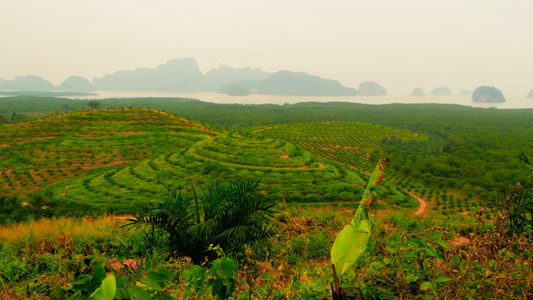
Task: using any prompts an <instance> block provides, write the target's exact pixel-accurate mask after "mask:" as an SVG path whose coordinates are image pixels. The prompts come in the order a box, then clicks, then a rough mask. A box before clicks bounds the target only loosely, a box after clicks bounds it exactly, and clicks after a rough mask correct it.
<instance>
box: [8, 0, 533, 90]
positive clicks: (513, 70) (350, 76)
mask: <svg viewBox="0 0 533 300" xmlns="http://www.w3.org/2000/svg"><path fill="white" fill-rule="evenodd" d="M186 57H194V58H196V60H197V61H198V65H199V67H200V69H201V70H202V72H204V73H205V72H207V71H209V70H211V69H213V68H217V67H218V66H220V65H227V66H231V67H235V68H238V67H254V68H260V69H262V70H264V71H268V72H276V71H279V70H291V71H298V72H306V73H309V74H313V75H317V76H320V77H324V78H329V79H335V80H338V81H340V82H341V83H342V84H343V85H345V86H348V87H355V88H357V87H358V85H359V83H360V82H362V81H367V80H373V81H376V82H378V83H380V84H381V85H383V86H385V87H387V88H388V90H389V93H391V92H392V93H394V92H395V91H396V92H399V93H400V92H407V91H409V92H410V91H412V89H413V88H415V87H422V88H424V89H425V90H426V92H429V91H430V90H431V89H432V88H434V87H438V86H448V87H450V88H452V90H457V92H458V91H459V90H461V89H470V90H473V89H474V88H475V87H477V86H479V85H492V86H496V87H498V88H500V89H502V91H504V92H505V91H507V92H513V93H514V92H516V93H524V94H525V93H527V92H528V91H529V90H530V89H532V88H533V1H531V0H467V1H464V0H446V1H443V0H439V1H435V0H402V1H398V0H373V1H368V0H366V1H361V0H330V1H318V0H305V1H303V0H268V1H262V0H253V1H250V0H225V1H220V0H219V1H215V0H196V1H181V0H46V1H43V0H2V1H1V3H0V78H1V79H8V80H12V79H14V78H15V76H21V75H28V74H32V75H37V76H40V77H43V78H45V79H47V80H50V81H51V82H52V83H54V84H56V85H58V84H60V83H61V82H62V81H63V80H65V79H66V78H67V77H69V76H71V75H77V76H82V77H85V78H87V79H89V80H90V81H92V79H93V78H94V77H102V76H104V75H105V74H108V73H113V72H115V71H119V70H134V69H136V68H139V67H143V68H155V67H157V66H158V65H160V64H164V63H166V62H167V61H168V60H170V59H179V58H186Z"/></svg>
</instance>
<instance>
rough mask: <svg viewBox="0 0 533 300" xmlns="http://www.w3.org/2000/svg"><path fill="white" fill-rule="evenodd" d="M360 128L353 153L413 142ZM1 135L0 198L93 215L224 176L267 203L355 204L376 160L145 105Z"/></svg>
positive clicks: (395, 194)
mask: <svg viewBox="0 0 533 300" xmlns="http://www.w3.org/2000/svg"><path fill="white" fill-rule="evenodd" d="M345 126H348V127H349V126H351V125H350V124H347V123H346V124H345ZM354 126H355V127H354V128H357V130H359V131H358V133H357V132H354V135H358V136H359V137H358V139H356V140H354V141H353V145H354V146H353V147H354V148H352V150H353V149H355V147H359V148H361V149H364V150H365V151H370V150H369V149H373V148H372V146H371V145H372V143H374V142H373V140H370V142H369V139H370V137H371V136H372V137H373V139H375V138H379V137H381V136H382V135H384V136H386V135H391V136H401V137H404V136H411V135H410V134H409V133H407V132H406V131H403V132H397V131H396V132H395V131H392V130H391V129H388V128H384V127H380V126H370V125H364V124H356V125H354ZM369 126H370V127H369ZM369 128H373V129H374V131H373V132H371V131H369V130H368V129H369ZM279 130H282V128H280V129H279ZM279 130H278V135H280V134H279V132H281V131H279ZM265 132H266V131H265ZM268 132H269V134H272V129H269V130H268ZM377 132H380V134H377ZM0 136H1V138H2V145H1V146H2V147H1V148H0V158H1V159H2V160H1V166H2V171H0V178H1V180H0V186H1V190H0V192H1V193H2V194H5V195H19V196H24V195H28V194H30V193H35V192H39V193H40V194H42V195H46V196H45V198H46V199H47V200H48V201H52V202H54V203H56V204H57V203H59V204H60V205H63V206H65V205H68V203H76V204H78V205H81V207H83V208H84V210H91V211H92V212H93V213H98V212H99V213H103V212H114V213H128V212H131V211H133V210H135V206H136V205H137V204H138V203H146V202H148V201H154V200H155V201H157V200H158V199H159V198H160V195H161V194H163V193H164V192H165V191H166V189H167V188H166V186H175V187H177V188H178V189H179V190H181V191H182V192H184V193H193V192H194V191H193V188H194V189H197V190H203V189H204V188H205V187H207V186H209V185H211V184H213V183H214V182H216V181H218V180H229V179H242V178H256V179H261V180H262V181H261V190H262V194H263V195H264V197H269V198H272V199H275V200H276V201H280V202H281V201H285V202H298V203H314V202H332V201H334V202H335V201H343V200H344V201H350V200H353V199H356V198H358V197H360V196H361V193H362V187H363V186H364V185H365V179H366V178H367V175H366V174H365V173H360V172H359V170H358V169H359V168H360V169H362V170H366V169H365V168H366V167H367V166H369V164H371V162H367V161H368V158H367V157H366V154H365V155H363V156H364V157H365V158H364V159H362V160H361V162H362V164H360V165H350V164H346V162H347V161H348V160H350V158H349V157H348V158H347V159H348V160H347V161H343V160H342V159H341V158H339V157H336V156H326V155H322V154H321V153H320V151H319V149H318V148H312V147H308V145H307V144H306V143H301V142H299V141H293V140H291V139H287V138H285V139H281V138H280V139H277V138H273V137H269V136H268V135H267V134H265V133H264V132H256V133H254V132H238V131H227V130H222V129H216V128H215V127H213V126H210V125H206V124H202V123H199V122H195V121H190V120H187V119H184V118H182V117H179V116H175V115H173V114H168V113H164V112H161V111H156V110H150V109H140V108H118V109H108V110H81V111H76V112H71V113H68V114H62V115H54V116H50V117H47V118H42V119H38V120H34V121H31V122H22V123H15V124H7V125H3V126H2V127H0ZM331 143H340V141H337V140H332V141H331ZM344 150H346V151H344V152H343V153H349V152H350V151H347V150H349V149H348V148H346V149H344ZM312 151H315V152H317V153H318V154H319V155H316V154H313V152H312ZM338 153H340V152H338ZM342 164H344V165H342ZM349 166H355V167H357V168H353V169H350V168H349ZM382 194H383V196H384V198H385V199H386V198H387V195H389V198H390V199H391V200H394V201H393V203H394V204H401V205H404V206H413V205H414V204H413V199H412V198H411V197H410V196H408V195H407V194H405V193H402V192H399V191H397V190H395V189H394V188H393V187H392V186H387V185H385V186H384V188H383V189H382ZM30 198H31V197H30ZM414 203H416V202H414Z"/></svg>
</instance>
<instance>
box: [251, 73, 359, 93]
mask: <svg viewBox="0 0 533 300" xmlns="http://www.w3.org/2000/svg"><path fill="white" fill-rule="evenodd" d="M257 93H258V94H264V95H302V96H355V95H357V90H356V89H354V88H347V87H344V86H343V85H342V84H341V83H340V82H338V81H336V80H331V79H325V78H321V77H318V76H314V75H310V74H307V73H304V72H292V71H279V72H276V73H274V74H272V75H270V76H269V77H268V78H266V79H264V80H261V81H259V82H258V83H257Z"/></svg>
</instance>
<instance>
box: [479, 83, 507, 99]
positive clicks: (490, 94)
mask: <svg viewBox="0 0 533 300" xmlns="http://www.w3.org/2000/svg"><path fill="white" fill-rule="evenodd" d="M472 101H473V102H489V103H498V102H505V97H504V96H503V93H502V92H501V91H500V90H499V89H497V88H495V87H493V86H480V87H478V88H477V89H475V90H474V93H472Z"/></svg>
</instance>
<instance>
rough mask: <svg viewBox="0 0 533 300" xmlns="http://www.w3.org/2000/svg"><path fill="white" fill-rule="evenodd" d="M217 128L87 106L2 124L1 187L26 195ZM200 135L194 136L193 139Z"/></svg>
mask: <svg viewBox="0 0 533 300" xmlns="http://www.w3.org/2000/svg"><path fill="white" fill-rule="evenodd" d="M210 134H217V131H215V130H213V129H210V128H207V127H205V126H204V125H202V124H200V123H194V122H190V121H189V120H186V119H183V118H180V117H177V116H174V115H169V114H166V113H163V112H159V111H155V110H149V109H129V108H123V109H114V110H104V111H96V110H92V111H89V110H86V111H80V112H74V113H70V114H64V115H56V116H50V117H48V118H44V119H38V120H35V121H32V122H24V123H16V124H10V125H4V126H2V127H0V141H1V142H0V189H1V190H0V192H1V193H4V194H6V193H7V194H17V195H25V194H28V193H31V192H34V191H37V190H39V189H42V188H43V187H46V186H48V185H51V184H54V183H57V182H60V181H62V180H65V179H67V178H72V177H82V176H85V175H87V174H88V173H90V170H93V169H102V168H106V167H111V166H116V165H119V166H120V165H125V164H127V163H132V162H139V161H141V160H143V159H145V158H147V157H150V156H152V155H156V154H158V153H160V152H162V151H165V148H167V147H168V145H178V146H182V145H184V144H185V145H186V144H187V143H191V142H189V141H190V139H191V137H195V136H200V137H202V138H204V137H205V136H209V135H210ZM193 140H194V138H193Z"/></svg>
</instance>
